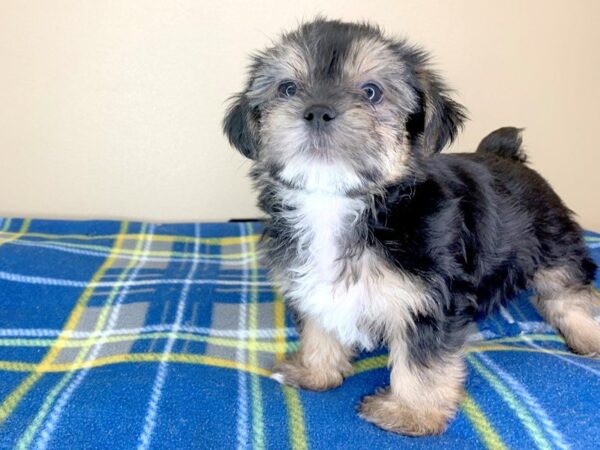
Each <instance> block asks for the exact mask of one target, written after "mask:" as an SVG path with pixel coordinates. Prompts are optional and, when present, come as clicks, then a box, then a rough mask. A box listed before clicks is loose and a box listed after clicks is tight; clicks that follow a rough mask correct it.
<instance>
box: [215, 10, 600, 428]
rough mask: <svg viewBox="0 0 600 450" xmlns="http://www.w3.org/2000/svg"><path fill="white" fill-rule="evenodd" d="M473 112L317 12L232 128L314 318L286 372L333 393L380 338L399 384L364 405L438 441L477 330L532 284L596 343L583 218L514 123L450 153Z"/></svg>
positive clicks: (271, 234) (287, 288)
mask: <svg viewBox="0 0 600 450" xmlns="http://www.w3.org/2000/svg"><path fill="white" fill-rule="evenodd" d="M464 117H465V113H464V110H463V108H462V107H461V106H460V105H459V104H457V103H455V102H454V101H453V100H451V99H450V97H449V96H448V91H447V90H446V88H445V87H444V85H443V83H442V82H441V81H440V79H439V78H438V76H437V75H436V74H435V73H433V72H432V71H431V69H430V67H429V66H428V64H427V55H426V54H425V53H424V52H423V51H422V50H420V49H418V48H415V47H412V46H410V45H408V44H407V43H406V42H404V41H398V40H393V39H390V38H387V37H385V36H384V35H383V34H382V33H381V32H380V31H379V30H378V29H377V28H375V27H372V26H369V25H365V24H350V23H342V22H337V21H326V20H316V21H314V22H311V23H307V24H305V25H303V26H301V27H300V28H299V29H298V30H296V31H294V32H291V33H289V34H286V35H284V36H283V37H282V38H281V40H280V41H279V42H278V43H277V44H275V45H274V46H273V47H271V48H269V49H267V50H265V51H263V52H261V53H259V54H257V55H256V56H255V57H254V60H253V63H252V65H251V67H250V74H249V80H248V83H247V86H246V88H245V89H244V90H243V92H241V93H240V94H239V95H238V96H236V98H235V99H234V102H233V104H232V106H231V107H230V109H229V111H228V113H227V116H226V118H225V122H224V128H225V133H226V134H227V136H228V137H229V139H230V141H231V143H232V144H233V145H234V146H235V147H237V149H238V150H240V151H241V152H242V153H243V154H244V155H245V156H247V157H248V158H251V159H252V160H253V167H252V177H253V179H254V181H255V183H256V187H257V188H258V190H259V192H260V200H259V202H260V207H261V208H262V209H263V210H264V211H265V212H266V213H267V214H268V215H269V220H268V222H267V223H266V225H265V226H266V228H265V239H264V242H263V244H262V245H263V247H262V248H263V251H264V254H265V256H266V257H265V261H266V263H267V264H268V265H269V268H270V270H271V274H272V277H273V279H274V281H275V282H276V283H277V285H278V286H279V287H280V288H281V290H282V292H283V294H284V295H285V298H286V300H287V301H288V302H289V305H290V307H292V308H293V309H294V310H295V311H296V312H297V313H298V317H299V318H300V320H301V343H300V349H299V351H298V352H297V353H296V354H295V355H293V356H292V357H291V358H290V359H289V360H288V361H286V362H285V363H283V364H281V365H279V366H277V367H275V368H274V373H273V378H274V379H276V380H277V381H279V382H281V383H285V384H289V385H293V386H299V387H302V388H306V389H314V390H324V389H329V388H333V387H336V386H339V385H340V384H341V383H342V381H343V378H344V376H345V375H347V374H348V373H349V372H350V371H351V365H350V361H351V358H352V356H353V354H354V352H355V351H356V350H357V349H371V348H373V347H375V346H377V345H380V344H385V345H387V346H388V347H389V355H390V356H389V358H390V359H389V364H390V367H391V380H390V387H389V388H388V389H386V390H382V391H380V392H378V393H376V394H375V395H371V396H368V397H366V398H365V399H364V400H363V402H362V404H361V405H360V408H359V409H360V415H361V416H362V417H364V418H365V419H366V420H369V421H371V422H373V423H375V424H376V425H378V426H380V427H382V428H385V429H386V430H391V431H395V432H398V433H405V434H411V435H427V434H435V433H440V432H442V431H444V429H445V428H446V426H447V423H448V421H449V420H450V419H451V418H452V416H453V415H454V414H455V412H456V409H457V407H458V404H459V402H460V400H461V396H462V392H463V382H464V379H465V364H464V361H463V355H462V348H463V344H464V341H465V328H466V325H467V324H468V323H469V322H470V321H471V320H473V317H474V316H476V315H478V314H480V313H481V312H487V311H489V310H491V309H492V308H494V306H496V305H499V304H500V303H502V302H503V301H506V300H508V299H510V298H511V297H513V296H514V295H515V293H516V292H517V291H519V290H521V289H524V288H529V287H532V288H535V289H536V291H537V306H538V307H539V310H540V312H541V313H542V315H543V316H544V317H545V318H546V319H547V320H548V321H549V322H550V323H551V324H553V325H554V326H556V327H557V328H558V329H559V330H560V332H561V333H562V334H563V336H564V337H565V339H566V341H567V343H568V344H569V346H570V347H571V348H572V349H573V350H574V351H576V352H578V353H581V354H590V355H592V354H598V353H599V352H600V324H598V323H597V322H595V321H594V318H593V316H592V314H591V308H592V304H593V302H594V301H595V299H594V295H593V292H592V288H591V287H590V283H591V281H592V279H593V277H594V271H595V269H596V266H595V265H594V263H593V262H592V260H591V259H590V257H589V256H588V254H587V253H586V248H585V245H584V242H583V239H582V236H581V230H580V228H579V226H578V225H577V224H576V223H575V222H574V221H573V219H572V217H571V215H570V213H569V210H568V209H567V208H566V207H565V206H564V205H563V203H562V202H561V200H560V199H559V198H558V197H557V195H556V194H555V193H554V192H553V191H552V189H551V188H550V186H549V185H548V184H547V183H546V182H545V181H544V180H543V179H542V177H540V176H539V175H538V174H537V173H536V172H534V171H533V170H531V169H529V168H528V167H527V166H526V164H525V159H526V157H525V155H524V153H523V151H522V149H521V138H520V136H519V130H517V129H515V128H503V129H500V130H498V131H496V132H494V133H492V134H491V135H489V136H488V137H487V138H486V139H484V140H483V142H482V143H481V145H480V147H479V149H478V150H477V152H475V153H471V154H440V153H439V152H440V150H442V148H443V147H444V146H445V145H446V144H447V143H449V142H450V141H451V140H452V139H453V137H454V135H455V133H456V132H457V128H458V127H459V126H460V125H461V123H462V122H463V119H464Z"/></svg>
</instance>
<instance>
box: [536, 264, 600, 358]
mask: <svg viewBox="0 0 600 450" xmlns="http://www.w3.org/2000/svg"><path fill="white" fill-rule="evenodd" d="M575 279H576V277H574V276H572V274H571V271H570V270H569V269H568V268H553V269H546V270H541V271H539V272H538V273H537V274H536V275H535V277H534V283H535V288H536V290H537V296H536V297H535V299H534V303H535V305H536V307H537V309H538V311H539V312H540V314H541V315H542V316H543V317H544V319H545V320H546V321H548V322H549V323H550V324H551V325H553V326H555V327H556V328H557V329H558V331H560V333H561V334H562V335H563V337H564V338H565V341H566V342H567V345H568V346H569V347H570V348H571V349H572V350H573V351H574V352H575V353H579V354H581V355H587V356H593V357H600V323H598V322H597V321H596V320H595V319H594V307H595V306H598V305H600V302H599V301H598V298H597V297H596V296H595V294H594V292H593V289H592V286H590V285H586V284H582V283H578V282H577V281H574V280H575Z"/></svg>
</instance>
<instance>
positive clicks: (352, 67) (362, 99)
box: [224, 20, 464, 194]
mask: <svg viewBox="0 0 600 450" xmlns="http://www.w3.org/2000/svg"><path fill="white" fill-rule="evenodd" d="M426 59H427V58H426V55H425V54H424V53H423V52H422V51H420V50H417V49H415V48H412V47H409V46H408V45H406V44H405V43H404V42H397V41H393V40H389V39H387V38H385V37H384V36H383V35H382V34H381V33H380V31H379V30H378V29H376V28H373V27H370V26H368V25H357V24H347V23H341V22H335V21H323V20H317V21H315V22H311V23H308V24H306V25H303V26H301V27H300V28H299V29H298V30H296V31H294V32H292V33H290V34H287V35H284V36H283V37H282V38H281V40H280V42H279V43H277V44H276V45H274V46H273V47H272V48H269V49H267V50H265V51H264V52H262V53H260V54H258V55H256V56H255V57H254V62H253V64H252V66H251V68H250V76H249V80H248V82H247V86H246V89H245V90H244V91H243V92H242V93H240V94H239V95H238V96H237V97H236V101H235V102H234V104H233V105H232V106H231V108H230V109H229V111H228V114H227V116H226V118H225V122H224V128H225V132H226V134H227V135H228V137H229V139H230V141H231V143H232V144H233V145H235V146H236V147H237V148H238V149H239V150H240V151H241V152H242V153H243V154H244V155H245V156H247V157H249V158H251V159H254V160H255V161H256V166H255V174H256V173H259V174H265V175H268V176H270V177H272V178H275V179H277V180H278V181H280V182H283V183H284V184H286V185H289V186H291V187H294V188H298V189H306V190H313V191H326V192H332V193H342V194H345V193H349V192H361V191H365V190H369V189H372V188H373V187H381V186H382V185H384V184H385V183H387V182H392V181H397V180H398V179H400V178H401V177H402V176H403V175H404V174H406V173H407V172H408V171H410V169H411V167H412V165H413V164H415V161H418V158H419V155H426V154H427V153H430V152H435V151H439V150H441V148H442V147H443V146H444V145H445V144H446V143H447V142H448V141H449V140H451V139H452V138H453V136H454V133H455V132H456V128H457V126H459V124H460V123H461V122H462V120H463V117H464V114H463V110H462V108H461V107H460V105H458V104H456V103H454V102H453V101H452V100H450V99H449V98H448V97H447V96H446V94H445V91H444V87H443V85H442V84H441V83H440V81H439V80H438V78H437V77H436V76H435V75H434V74H433V73H432V72H431V71H430V70H429V69H428V68H427V66H426Z"/></svg>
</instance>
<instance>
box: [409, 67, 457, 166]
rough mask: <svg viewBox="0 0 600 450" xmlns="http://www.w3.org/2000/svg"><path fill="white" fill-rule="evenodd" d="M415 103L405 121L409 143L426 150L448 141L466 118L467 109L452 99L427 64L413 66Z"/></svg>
mask: <svg viewBox="0 0 600 450" xmlns="http://www.w3.org/2000/svg"><path fill="white" fill-rule="evenodd" d="M415 75H416V86H414V90H415V93H416V96H417V102H416V107H415V110H414V112H413V113H411V114H410V115H409V117H408V120H407V122H406V131H407V133H408V137H409V140H410V142H411V144H413V145H415V146H418V147H420V148H421V149H422V150H423V152H424V153H425V154H430V153H436V152H439V151H441V150H442V149H443V148H444V147H445V146H446V145H447V144H450V143H451V142H452V141H453V140H454V138H455V137H456V134H457V132H458V130H459V128H461V127H462V125H463V122H464V121H465V119H466V118H467V112H466V109H465V108H464V107H463V106H462V105H460V104H459V103H457V102H455V101H454V100H452V99H451V98H450V97H449V95H448V89H447V88H446V87H445V86H444V84H443V83H442V81H441V80H440V79H439V77H438V76H437V75H436V74H435V73H434V72H432V71H431V70H429V69H428V68H421V67H419V68H417V69H416V70H415Z"/></svg>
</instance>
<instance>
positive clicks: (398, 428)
mask: <svg viewBox="0 0 600 450" xmlns="http://www.w3.org/2000/svg"><path fill="white" fill-rule="evenodd" d="M412 345H414V343H413V344H412ZM390 364H391V366H392V370H391V378H390V387H389V388H387V389H384V390H381V391H379V392H377V393H376V394H374V395H370V396H367V397H365V398H363V401H362V403H361V404H360V407H359V414H360V416H361V417H362V418H363V419H365V420H368V421H369V422H372V423H374V424H375V425H377V426H378V427H381V428H383V429H385V430H388V431H393V432H396V433H401V434H407V435H412V436H423V435H432V434H440V433H442V432H443V431H444V430H445V429H446V426H447V424H448V422H449V420H450V419H451V418H452V417H453V416H454V414H455V413H456V410H457V408H458V404H459V402H460V400H461V398H462V396H463V383H464V379H465V364H464V360H463V357H462V355H461V354H460V352H458V351H457V353H455V354H452V355H448V354H446V355H444V356H441V355H440V357H439V358H436V359H434V360H430V361H427V363H422V362H418V361H415V360H414V359H411V358H410V355H409V349H408V346H407V344H406V342H405V341H404V340H403V339H401V338H398V339H397V340H395V341H393V342H392V343H391V344H390Z"/></svg>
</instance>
